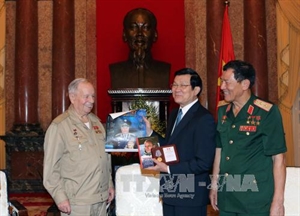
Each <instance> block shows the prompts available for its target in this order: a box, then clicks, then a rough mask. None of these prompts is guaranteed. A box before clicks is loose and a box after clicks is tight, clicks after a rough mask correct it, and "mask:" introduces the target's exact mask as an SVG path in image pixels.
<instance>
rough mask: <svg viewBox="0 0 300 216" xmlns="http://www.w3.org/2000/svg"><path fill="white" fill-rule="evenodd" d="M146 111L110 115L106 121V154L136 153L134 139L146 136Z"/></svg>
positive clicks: (136, 148)
mask: <svg viewBox="0 0 300 216" xmlns="http://www.w3.org/2000/svg"><path fill="white" fill-rule="evenodd" d="M143 117H146V110H145V109H139V110H130V111H127V112H118V113H111V114H109V115H108V117H107V121H106V142H105V151H106V152H137V151H138V147H137V143H136V138H138V137H144V136H146V124H145V122H144V120H143Z"/></svg>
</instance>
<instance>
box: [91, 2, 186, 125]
mask: <svg viewBox="0 0 300 216" xmlns="http://www.w3.org/2000/svg"><path fill="white" fill-rule="evenodd" d="M137 7H144V8H147V9H149V10H151V11H152V12H153V13H154V14H155V16H156V18H157V22H158V25H157V29H158V40H157V42H156V43H154V45H153V47H152V54H153V57H154V58H155V59H158V60H161V61H165V62H169V63H171V76H170V82H172V81H173V74H174V71H176V70H178V69H180V68H183V67H185V35H184V0H97V83H98V86H97V100H98V101H97V114H98V116H99V117H100V118H101V120H102V122H105V121H106V117H107V115H108V114H109V113H110V112H112V107H111V98H110V96H109V95H108V93H107V90H108V89H110V75H109V69H108V65H109V64H110V63H113V62H119V61H123V60H126V59H127V58H128V53H129V48H128V47H127V44H126V43H124V42H123V39H122V30H123V26H122V24H123V18H124V16H125V14H126V13H127V12H128V11H129V10H131V9H134V8H137Z"/></svg>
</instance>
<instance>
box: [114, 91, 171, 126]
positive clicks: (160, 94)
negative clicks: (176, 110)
mask: <svg viewBox="0 0 300 216" xmlns="http://www.w3.org/2000/svg"><path fill="white" fill-rule="evenodd" d="M108 94H109V95H110V96H111V98H112V112H122V111H126V110H124V107H126V104H130V102H132V101H134V100H138V99H139V98H142V99H143V100H145V101H149V102H156V103H158V112H159V119H160V120H162V121H167V117H168V110H169V104H170V95H171V94H172V91H171V90H170V89H155V88H124V89H110V90H108Z"/></svg>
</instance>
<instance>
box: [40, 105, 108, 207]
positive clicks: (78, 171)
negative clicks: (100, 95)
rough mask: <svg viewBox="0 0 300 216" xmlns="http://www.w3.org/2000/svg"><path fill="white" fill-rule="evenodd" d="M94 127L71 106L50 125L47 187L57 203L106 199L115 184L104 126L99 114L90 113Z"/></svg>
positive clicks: (85, 202) (86, 203) (45, 159)
mask: <svg viewBox="0 0 300 216" xmlns="http://www.w3.org/2000/svg"><path fill="white" fill-rule="evenodd" d="M88 118H89V119H90V125H91V128H88V127H87V126H86V125H85V124H84V123H82V122H81V121H80V120H79V119H78V117H77V116H76V113H75V110H74V108H73V106H72V105H71V106H70V107H69V109H68V110H67V111H66V112H64V113H63V114H61V115H59V116H58V117H57V118H55V119H54V120H53V121H52V123H51V125H50V126H49V128H48V130H47V132H46V136H45V142H44V151H45V156H44V180H43V183H44V186H45V188H46V189H47V190H48V192H49V193H50V195H51V196H52V197H53V199H54V201H55V203H56V204H58V203H60V202H62V201H64V200H67V199H69V201H70V203H71V204H73V205H90V204H94V203H98V202H105V201H106V200H107V199H108V188H109V187H113V184H112V179H111V163H110V157H109V155H108V154H107V153H105V149H104V143H105V129H104V127H103V125H102V124H101V123H100V121H99V119H98V117H97V116H96V115H94V114H92V113H90V114H89V115H88Z"/></svg>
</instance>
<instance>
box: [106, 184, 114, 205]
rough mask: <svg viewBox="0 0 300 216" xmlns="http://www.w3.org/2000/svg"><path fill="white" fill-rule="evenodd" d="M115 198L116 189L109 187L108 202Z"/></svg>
mask: <svg viewBox="0 0 300 216" xmlns="http://www.w3.org/2000/svg"><path fill="white" fill-rule="evenodd" d="M114 198H115V189H114V188H112V187H111V188H108V199H107V203H110V202H111V201H112V200H113V199H114Z"/></svg>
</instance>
